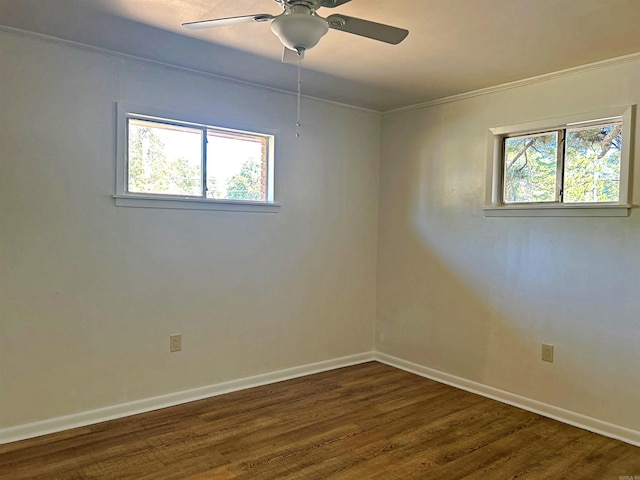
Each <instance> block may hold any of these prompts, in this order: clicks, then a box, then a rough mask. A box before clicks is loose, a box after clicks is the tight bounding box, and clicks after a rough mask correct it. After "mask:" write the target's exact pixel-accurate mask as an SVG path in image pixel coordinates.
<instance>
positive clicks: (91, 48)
mask: <svg viewBox="0 0 640 480" xmlns="http://www.w3.org/2000/svg"><path fill="white" fill-rule="evenodd" d="M0 32H1V33H8V34H11V35H16V36H21V37H26V38H31V39H34V40H37V41H40V42H43V43H49V44H53V45H62V46H65V47H70V48H74V49H77V50H83V51H85V52H91V53H95V54H98V55H104V56H107V57H112V58H114V57H115V58H119V59H123V60H128V61H130V62H135V63H138V64H142V65H149V66H153V67H158V68H163V69H166V70H172V71H177V72H181V73H189V74H192V75H196V76H199V77H204V78H209V79H213V80H217V81H221V82H226V83H231V84H234V85H241V86H244V87H248V88H254V89H260V90H266V91H270V92H275V93H279V94H282V95H287V96H296V95H297V92H292V91H289V90H285V89H282V88H276V87H271V86H269V85H264V84H261V83H256V82H251V81H248V80H242V79H239V78H234V77H230V76H227V75H221V74H219V73H213V72H208V71H205V70H199V69H197V68H191V67H185V66H182V65H176V64H172V63H168V62H163V61H160V60H153V59H150V58H145V57H140V56H137V55H131V54H128V53H124V52H119V51H116V50H110V49H108V48H103V47H97V46H95V45H89V44H86V43H81V42H76V41H74V40H67V39H64V38H59V37H54V36H51V35H46V34H44V33H39V32H32V31H29V30H23V29H20V28H15V27H9V26H7V25H0ZM301 97H302V98H306V99H307V100H313V101H316V102H321V103H325V104H330V105H335V106H338V107H343V108H348V109H351V110H358V111H362V112H367V113H375V114H377V115H381V114H382V111H379V110H373V109H370V108H366V107H359V106H357V105H350V104H348V103H342V102H336V101H334V100H328V99H326V98H320V97H314V96H311V95H305V94H302V95H301Z"/></svg>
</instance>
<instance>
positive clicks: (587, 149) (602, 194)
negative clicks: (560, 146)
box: [564, 123, 622, 203]
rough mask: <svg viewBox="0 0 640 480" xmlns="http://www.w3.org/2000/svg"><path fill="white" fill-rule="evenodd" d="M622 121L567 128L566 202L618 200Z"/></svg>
mask: <svg viewBox="0 0 640 480" xmlns="http://www.w3.org/2000/svg"><path fill="white" fill-rule="evenodd" d="M621 148H622V124H621V123H614V124H607V125H599V126H590V127H583V128H575V129H569V130H567V148H566V153H565V167H564V170H565V173H564V201H565V202H566V203H577V202H617V201H618V200H619V197H620V150H621Z"/></svg>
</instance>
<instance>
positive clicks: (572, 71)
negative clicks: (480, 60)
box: [382, 52, 640, 115]
mask: <svg viewBox="0 0 640 480" xmlns="http://www.w3.org/2000/svg"><path fill="white" fill-rule="evenodd" d="M638 60H640V52H637V53H632V54H629V55H624V56H622V57H615V58H610V59H607V60H601V61H599V62H594V63H588V64H586V65H580V66H578V67H571V68H567V69H564V70H558V71H556V72H551V73H545V74H543V75H537V76H535V77H529V78H525V79H522V80H515V81H513V82H509V83H503V84H500V85H495V86H493V87H487V88H481V89H478V90H472V91H470V92H465V93H459V94H457V95H451V96H449V97H442V98H437V99H435V100H429V101H428V102H422V103H417V104H415V105H409V106H406V107H400V108H394V109H391V110H386V111H384V112H382V114H383V115H393V114H395V113H403V112H410V111H412V110H422V109H426V108H430V107H435V106H436V105H443V104H445V103H452V102H458V101H460V100H466V99H468V98H474V97H480V96H482V95H489V94H491V93H496V92H502V91H504V90H511V89H512V88H519V87H524V86H527V85H533V84H536V83H541V82H547V81H549V80H555V79H557V78H562V77H567V76H571V75H578V74H581V73H585V72H589V71H592V70H599V69H601V68H606V67H611V66H613V65H621V64H624V63H631V62H635V61H638Z"/></svg>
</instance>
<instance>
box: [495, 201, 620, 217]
mask: <svg viewBox="0 0 640 480" xmlns="http://www.w3.org/2000/svg"><path fill="white" fill-rule="evenodd" d="M631 208H632V205H602V204H601V205H585V204H580V205H570V206H569V205H500V206H489V207H484V216H485V217H628V216H629V212H630V211H631Z"/></svg>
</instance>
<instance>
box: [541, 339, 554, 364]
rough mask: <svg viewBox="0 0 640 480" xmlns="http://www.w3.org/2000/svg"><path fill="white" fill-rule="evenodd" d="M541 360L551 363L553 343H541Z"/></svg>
mask: <svg viewBox="0 0 640 480" xmlns="http://www.w3.org/2000/svg"><path fill="white" fill-rule="evenodd" d="M542 360H543V361H545V362H551V363H553V345H547V344H546V343H543V344H542Z"/></svg>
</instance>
